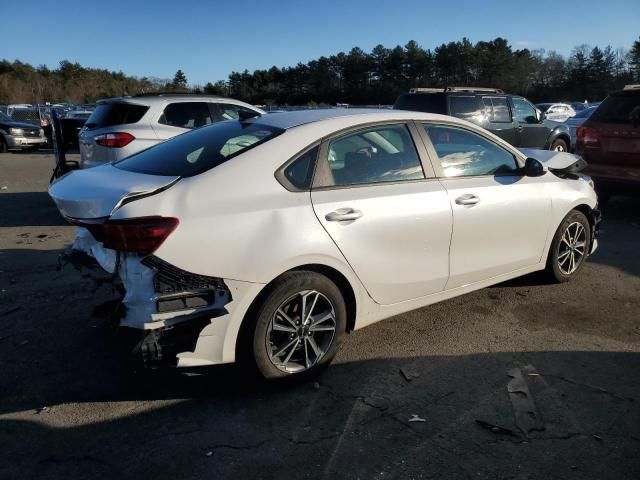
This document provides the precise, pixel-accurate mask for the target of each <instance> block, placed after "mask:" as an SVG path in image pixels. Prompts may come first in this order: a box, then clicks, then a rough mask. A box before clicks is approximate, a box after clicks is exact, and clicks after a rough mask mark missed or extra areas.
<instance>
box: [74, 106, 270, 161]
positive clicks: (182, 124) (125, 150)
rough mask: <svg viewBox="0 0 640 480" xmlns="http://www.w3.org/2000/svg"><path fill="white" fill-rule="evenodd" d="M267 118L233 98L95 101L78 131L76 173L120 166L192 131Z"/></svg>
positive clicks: (255, 109)
mask: <svg viewBox="0 0 640 480" xmlns="http://www.w3.org/2000/svg"><path fill="white" fill-rule="evenodd" d="M263 113H265V112H263V111H262V110H260V109H259V108H256V107H254V106H252V105H249V104H247V103H244V102H241V101H239V100H234V99H231V98H225V97H217V96H211V95H192V94H151V95H137V96H132V97H117V98H108V99H104V100H99V101H98V105H97V107H96V110H95V111H94V112H93V114H92V115H91V117H89V119H88V120H87V122H86V123H85V125H84V128H82V130H80V134H79V145H80V168H88V167H95V166H97V165H102V164H104V163H109V162H114V161H117V160H122V159H123V158H126V157H128V156H130V155H133V154H134V153H137V152H139V151H141V150H144V149H146V148H148V147H151V146H153V145H155V144H157V143H160V142H162V141H164V140H167V139H169V138H172V137H175V136H176V135H180V134H181V133H184V132H187V131H189V130H192V129H194V128H198V127H203V126H205V125H209V124H211V123H215V122H219V121H222V120H232V119H237V118H238V117H239V116H240V115H243V114H244V115H246V116H256V115H261V114H263Z"/></svg>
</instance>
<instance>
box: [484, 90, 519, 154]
mask: <svg viewBox="0 0 640 480" xmlns="http://www.w3.org/2000/svg"><path fill="white" fill-rule="evenodd" d="M482 101H483V103H484V107H485V112H486V116H487V120H488V126H487V130H489V131H490V132H491V133H493V134H495V135H497V136H499V137H500V138H502V139H503V140H504V141H506V142H509V143H510V144H511V145H514V146H516V144H517V142H518V138H517V135H516V126H515V125H514V123H513V118H512V116H511V109H510V108H509V103H508V102H507V97H500V96H486V97H482Z"/></svg>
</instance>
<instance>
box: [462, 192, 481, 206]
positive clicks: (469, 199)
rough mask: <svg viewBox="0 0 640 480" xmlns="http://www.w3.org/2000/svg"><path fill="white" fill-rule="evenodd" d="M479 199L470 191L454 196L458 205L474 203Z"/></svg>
mask: <svg viewBox="0 0 640 480" xmlns="http://www.w3.org/2000/svg"><path fill="white" fill-rule="evenodd" d="M479 201H480V198H479V197H476V196H475V195H473V194H471V193H467V194H466V195H462V196H461V197H458V198H456V203H457V204H458V205H475V204H476V203H478V202H479Z"/></svg>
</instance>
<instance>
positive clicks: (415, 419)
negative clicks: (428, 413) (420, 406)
mask: <svg viewBox="0 0 640 480" xmlns="http://www.w3.org/2000/svg"><path fill="white" fill-rule="evenodd" d="M409 422H410V423H413V422H421V423H424V422H426V420H425V419H424V418H422V417H420V416H419V415H416V414H413V415H411V418H410V419H409Z"/></svg>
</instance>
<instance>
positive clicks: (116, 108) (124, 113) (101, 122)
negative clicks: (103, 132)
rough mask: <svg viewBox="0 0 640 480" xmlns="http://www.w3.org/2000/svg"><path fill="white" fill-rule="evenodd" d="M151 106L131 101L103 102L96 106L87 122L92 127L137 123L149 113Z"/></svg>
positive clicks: (86, 124) (87, 125) (88, 126)
mask: <svg viewBox="0 0 640 480" xmlns="http://www.w3.org/2000/svg"><path fill="white" fill-rule="evenodd" d="M147 110H149V107H147V106H145V105H133V104H131V103H103V104H100V105H98V106H97V107H96V109H95V110H94V112H93V113H92V114H91V116H90V117H89V120H87V123H85V126H86V127H87V128H90V129H94V128H103V127H111V126H113V125H125V124H128V123H136V122H138V121H140V119H141V118H142V117H143V116H144V114H145V113H147Z"/></svg>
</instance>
